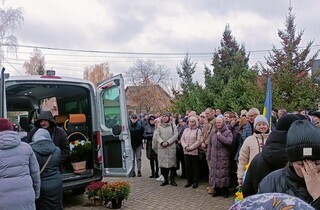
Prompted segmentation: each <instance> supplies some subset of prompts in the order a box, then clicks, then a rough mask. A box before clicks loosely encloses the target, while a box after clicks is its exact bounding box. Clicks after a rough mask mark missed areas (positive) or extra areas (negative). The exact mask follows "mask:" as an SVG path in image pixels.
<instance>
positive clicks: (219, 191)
mask: <svg viewBox="0 0 320 210" xmlns="http://www.w3.org/2000/svg"><path fill="white" fill-rule="evenodd" d="M232 139H233V136H232V132H231V131H230V130H229V129H228V128H227V126H226V124H225V122H224V119H223V118H222V117H217V118H216V120H215V127H214V128H213V130H212V131H211V135H210V141H209V144H208V151H207V160H208V161H210V164H211V167H209V168H210V172H209V184H210V185H211V186H212V187H213V188H214V190H215V192H213V194H212V196H213V197H216V196H219V195H222V196H223V197H225V198H227V197H229V192H228V187H229V185H230V161H229V157H230V146H231V144H232Z"/></svg>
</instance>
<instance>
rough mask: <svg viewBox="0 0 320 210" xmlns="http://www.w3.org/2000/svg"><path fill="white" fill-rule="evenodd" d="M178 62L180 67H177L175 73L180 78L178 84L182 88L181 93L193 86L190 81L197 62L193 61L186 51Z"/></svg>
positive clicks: (185, 92) (188, 91)
mask: <svg viewBox="0 0 320 210" xmlns="http://www.w3.org/2000/svg"><path fill="white" fill-rule="evenodd" d="M180 64H181V68H179V67H177V73H178V75H179V77H180V79H181V80H182V81H181V83H180V86H181V89H182V93H183V94H188V93H190V91H191V90H192V88H193V86H194V84H193V82H192V76H193V74H194V73H195V71H196V67H197V63H193V62H192V61H191V58H190V57H189V55H188V53H187V54H186V56H185V57H184V59H183V61H181V63H180Z"/></svg>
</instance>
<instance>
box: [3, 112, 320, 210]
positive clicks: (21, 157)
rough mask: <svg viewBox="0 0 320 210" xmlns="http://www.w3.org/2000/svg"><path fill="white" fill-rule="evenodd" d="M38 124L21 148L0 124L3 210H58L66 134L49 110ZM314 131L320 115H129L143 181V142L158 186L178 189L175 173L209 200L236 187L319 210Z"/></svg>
mask: <svg viewBox="0 0 320 210" xmlns="http://www.w3.org/2000/svg"><path fill="white" fill-rule="evenodd" d="M35 125H36V127H35V128H34V129H33V130H32V131H30V132H29V134H28V136H27V137H26V138H25V139H24V141H25V142H24V141H21V137H20V136H19V134H18V133H17V132H15V131H14V125H13V124H12V123H11V122H10V121H9V120H7V119H4V118H1V119H0V159H1V163H2V164H1V167H0V177H1V179H0V185H1V192H5V193H2V194H1V196H0V209H62V177H61V172H60V171H61V170H63V168H61V166H63V162H64V160H65V158H66V155H67V153H66V151H67V143H68V142H67V139H66V135H65V133H62V132H60V129H59V127H57V126H56V124H55V122H54V120H53V117H52V114H51V112H46V111H44V112H41V113H40V117H39V119H38V121H37V122H36V123H35ZM319 128H320V112H319V111H315V112H309V113H308V112H307V111H305V110H303V111H301V112H292V113H288V112H287V111H286V110H285V109H280V110H278V112H277V113H275V112H273V116H272V119H271V120H269V119H266V117H265V116H263V115H261V114H260V111H259V110H258V109H257V108H251V109H249V110H248V111H246V110H242V111H241V112H240V114H238V113H236V112H232V111H226V112H224V113H222V112H221V110H220V109H215V110H214V109H212V108H207V109H206V110H204V111H203V112H201V113H200V114H199V115H198V114H197V113H196V112H195V111H192V110H188V111H187V112H186V114H185V116H181V115H179V114H176V115H174V116H172V115H171V114H170V113H169V112H163V113H161V114H160V113H158V114H156V115H147V114H145V115H144V116H142V115H137V114H131V115H130V118H129V130H130V137H131V145H132V149H133V155H134V164H133V171H132V176H136V175H137V176H138V177H141V176H142V173H141V164H142V161H141V155H142V152H141V151H142V149H143V146H144V144H143V142H144V141H146V155H147V158H148V160H149V162H150V169H151V175H150V178H156V179H157V180H160V181H161V184H160V185H161V186H166V185H169V184H170V185H172V186H177V183H176V181H175V178H176V176H177V171H178V170H180V171H181V174H180V175H181V178H184V179H186V182H185V185H184V187H186V188H189V187H192V188H194V189H195V188H198V186H199V182H200V181H202V182H206V183H207V184H208V187H207V191H208V193H209V194H211V195H212V196H213V197H216V196H223V197H225V198H227V197H229V194H230V192H231V191H232V190H233V192H234V191H235V190H236V189H238V188H239V186H241V189H242V192H243V196H244V197H245V198H247V197H248V198H250V197H251V196H254V195H257V194H264V193H284V194H287V195H290V196H294V197H296V198H299V199H301V201H304V202H306V203H308V204H309V205H310V206H312V207H314V208H315V209H320V188H319V186H320V129H319ZM136 169H137V170H136ZM136 172H137V173H136ZM159 172H160V173H159ZM41 183H42V184H41ZM43 183H45V184H43ZM12 195H14V197H15V198H16V199H10V198H12ZM8 196H10V198H9V197H8ZM266 196H267V194H266ZM268 196H269V195H268ZM277 196H280V197H281V196H282V195H277ZM251 200H252V199H251ZM243 203H246V202H243ZM239 205H241V204H239ZM301 205H302V204H301ZM303 205H305V204H303Z"/></svg>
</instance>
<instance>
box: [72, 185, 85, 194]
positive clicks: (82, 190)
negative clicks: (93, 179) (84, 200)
mask: <svg viewBox="0 0 320 210" xmlns="http://www.w3.org/2000/svg"><path fill="white" fill-rule="evenodd" d="M85 191H86V190H85V188H84V187H81V188H77V189H73V190H72V193H73V194H76V195H81V194H83V193H84V192H85Z"/></svg>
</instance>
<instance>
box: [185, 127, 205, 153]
mask: <svg viewBox="0 0 320 210" xmlns="http://www.w3.org/2000/svg"><path fill="white" fill-rule="evenodd" d="M200 136H201V129H200V128H197V127H195V128H192V129H191V128H186V129H185V130H184V131H183V134H182V137H181V145H182V147H183V153H184V154H185V155H198V147H199V146H200V144H201V142H200ZM186 147H189V149H190V151H187V150H186V149H185V148H186Z"/></svg>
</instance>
